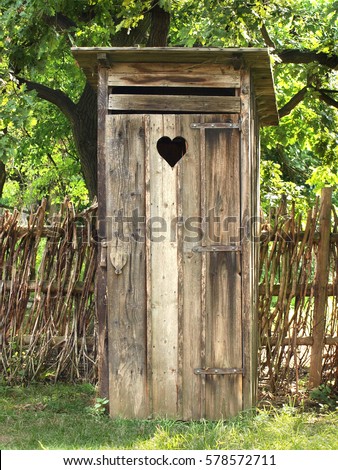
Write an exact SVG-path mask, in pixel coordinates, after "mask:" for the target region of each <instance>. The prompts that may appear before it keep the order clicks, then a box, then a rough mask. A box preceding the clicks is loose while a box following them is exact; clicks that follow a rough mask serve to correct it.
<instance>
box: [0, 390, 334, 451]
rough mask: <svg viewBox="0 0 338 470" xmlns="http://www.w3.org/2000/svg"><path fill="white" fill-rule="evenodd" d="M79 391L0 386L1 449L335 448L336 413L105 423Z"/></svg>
mask: <svg viewBox="0 0 338 470" xmlns="http://www.w3.org/2000/svg"><path fill="white" fill-rule="evenodd" d="M102 410H103V408H102V406H101V403H100V402H99V401H96V400H95V389H94V388H93V387H92V386H91V385H89V384H83V385H66V384H56V385H31V386H29V387H8V386H2V387H0V448H1V449H13V450H14V449H49V450H51V449H85V450H93V449H96V450H103V449H165V450H172V449H192V450H197V449H214V450H215V449H216V450H218V449H224V450H226V449H236V450H240V449H247V450H252V449H262V450H283V449H290V450H291V449H304V450H324V449H326V450H332V449H336V450H337V449H338V412H337V411H335V412H325V413H323V412H322V413H318V412H315V411H306V412H305V411H304V410H301V409H299V408H294V407H292V406H284V407H283V408H281V409H275V408H273V407H270V408H269V409H264V410H257V412H256V413H254V414H253V413H243V414H241V415H239V416H237V417H236V418H234V419H230V420H227V421H222V422H208V421H198V422H179V421H172V420H165V419H162V420H122V419H121V420H112V419H110V418H109V417H108V416H107V415H105V414H103V413H102Z"/></svg>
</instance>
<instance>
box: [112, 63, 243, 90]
mask: <svg viewBox="0 0 338 470" xmlns="http://www.w3.org/2000/svg"><path fill="white" fill-rule="evenodd" d="M108 85H109V86H113V87H114V86H135V85H137V86H141V87H142V86H163V87H167V86H172V87H178V86H179V87H190V86H194V87H211V88H237V87H239V86H240V73H239V70H234V68H233V67H230V66H227V65H222V64H208V65H204V64H191V63H190V64H189V63H187V64H177V63H149V62H148V63H137V64H136V63H134V64H125V63H115V64H112V66H111V68H110V72H109V77H108Z"/></svg>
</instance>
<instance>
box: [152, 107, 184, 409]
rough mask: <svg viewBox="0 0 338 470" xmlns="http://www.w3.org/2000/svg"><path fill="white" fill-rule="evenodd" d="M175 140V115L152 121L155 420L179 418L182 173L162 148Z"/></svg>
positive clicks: (153, 373) (153, 118)
mask: <svg viewBox="0 0 338 470" xmlns="http://www.w3.org/2000/svg"><path fill="white" fill-rule="evenodd" d="M164 135H167V136H169V137H170V138H173V137H175V116H174V115H163V116H161V115H152V116H151V124H150V207H151V212H150V215H151V219H150V223H151V265H150V270H151V307H152V311H151V318H152V393H153V412H154V415H155V416H156V415H161V416H168V417H172V418H174V417H177V411H178V410H177V378H178V377H177V374H178V371H177V369H178V363H177V360H178V357H177V356H178V259H177V234H176V223H177V222H176V221H177V192H176V186H177V169H176V168H173V169H172V168H171V167H170V166H169V165H168V164H167V163H166V162H165V160H163V159H162V157H161V156H160V155H159V154H158V152H157V149H156V143H157V141H158V139H159V138H160V137H163V136H164Z"/></svg>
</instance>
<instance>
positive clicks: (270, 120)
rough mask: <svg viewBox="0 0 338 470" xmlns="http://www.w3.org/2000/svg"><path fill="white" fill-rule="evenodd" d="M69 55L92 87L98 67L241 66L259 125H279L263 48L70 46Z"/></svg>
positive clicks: (265, 50)
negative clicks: (248, 74) (248, 76)
mask: <svg viewBox="0 0 338 470" xmlns="http://www.w3.org/2000/svg"><path fill="white" fill-rule="evenodd" d="M72 53H73V55H74V57H75V59H76V61H77V62H78V64H79V66H80V67H81V68H82V69H83V71H84V73H85V75H86V77H87V80H88V81H89V82H90V83H91V84H92V86H93V87H97V82H98V67H99V64H101V65H103V66H105V67H109V66H110V65H112V64H114V63H117V62H124V63H160V62H162V63H164V62H167V63H198V64H208V63H210V64H233V65H234V66H235V67H243V66H244V67H246V68H248V70H250V72H251V74H252V79H253V85H254V92H255V98H256V103H257V111H258V117H259V121H260V123H261V125H265V126H267V125H277V124H278V111H277V105H276V96H275V90H274V83H273V75H272V70H271V62H270V55H269V52H268V49H266V48H224V49H222V48H186V47H144V48H140V47H73V48H72Z"/></svg>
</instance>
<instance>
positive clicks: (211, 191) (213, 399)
mask: <svg viewBox="0 0 338 470" xmlns="http://www.w3.org/2000/svg"><path fill="white" fill-rule="evenodd" d="M216 118H217V117H216V116H214V117H210V120H211V121H212V120H215V119H216ZM236 118H237V116H233V119H236ZM218 119H219V118H218ZM208 120H209V118H208ZM205 142H206V143H205V145H206V189H207V194H206V199H207V200H206V204H207V209H206V212H207V214H208V237H207V238H208V239H207V243H208V244H222V245H229V244H231V243H237V244H239V243H240V218H239V214H240V169H239V158H238V155H239V130H238V129H226V128H225V129H221V128H218V129H206V130H205ZM206 315H207V320H206V335H207V339H206V341H207V348H206V366H207V367H211V368H215V367H216V368H217V367H219V368H238V369H241V368H242V319H241V272H240V253H231V252H223V253H222V252H215V253H208V255H207V277H206ZM241 409H242V376H241V375H229V376H206V417H207V418H208V419H220V418H222V416H223V417H225V416H232V415H234V414H236V413H238V411H239V410H241Z"/></svg>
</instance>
